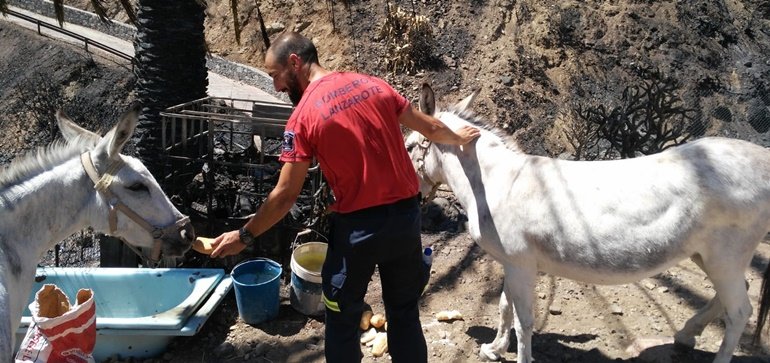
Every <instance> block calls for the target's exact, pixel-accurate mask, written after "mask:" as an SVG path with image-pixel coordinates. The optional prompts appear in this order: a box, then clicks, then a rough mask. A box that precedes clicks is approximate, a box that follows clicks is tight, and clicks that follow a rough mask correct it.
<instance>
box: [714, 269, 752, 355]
mask: <svg viewBox="0 0 770 363" xmlns="http://www.w3.org/2000/svg"><path fill="white" fill-rule="evenodd" d="M736 266H741V267H743V266H745V265H744V264H736ZM709 277H710V278H711V281H712V282H713V283H714V289H715V290H716V291H717V294H718V295H719V299H720V301H721V303H722V306H724V311H725V318H724V322H725V336H724V339H722V345H720V346H719V351H717V355H716V358H714V363H729V362H730V360H731V359H732V356H733V351H734V350H735V347H736V346H738V342H739V340H740V338H741V335H742V334H743V330H744V329H745V328H746V323H748V321H749V317H751V311H752V308H751V301H750V300H749V294H748V291H747V290H746V288H745V285H744V284H742V283H741V281H743V277H744V276H743V269H737V268H736V269H733V270H732V271H729V272H727V271H723V272H722V273H720V274H711V275H709Z"/></svg>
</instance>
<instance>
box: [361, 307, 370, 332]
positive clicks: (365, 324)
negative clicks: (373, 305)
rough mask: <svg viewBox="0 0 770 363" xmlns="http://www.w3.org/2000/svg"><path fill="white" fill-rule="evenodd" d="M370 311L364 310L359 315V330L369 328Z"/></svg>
mask: <svg viewBox="0 0 770 363" xmlns="http://www.w3.org/2000/svg"><path fill="white" fill-rule="evenodd" d="M372 315H374V314H372V311H371V310H364V313H363V314H361V322H360V323H359V327H360V328H361V330H369V326H370V325H371V322H370V319H371V318H372Z"/></svg>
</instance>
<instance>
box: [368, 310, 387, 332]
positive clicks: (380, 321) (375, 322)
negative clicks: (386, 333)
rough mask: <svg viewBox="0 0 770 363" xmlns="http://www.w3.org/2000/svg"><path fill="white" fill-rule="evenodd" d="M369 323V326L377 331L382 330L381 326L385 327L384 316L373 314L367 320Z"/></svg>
mask: <svg viewBox="0 0 770 363" xmlns="http://www.w3.org/2000/svg"><path fill="white" fill-rule="evenodd" d="M369 323H370V324H371V326H373V327H375V328H377V329H379V328H382V326H383V325H385V315H382V314H380V313H377V314H374V315H372V317H371V318H370V319H369Z"/></svg>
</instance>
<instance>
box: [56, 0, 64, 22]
mask: <svg viewBox="0 0 770 363" xmlns="http://www.w3.org/2000/svg"><path fill="white" fill-rule="evenodd" d="M53 11H54V13H56V21H58V22H59V26H60V27H61V26H64V0H53Z"/></svg>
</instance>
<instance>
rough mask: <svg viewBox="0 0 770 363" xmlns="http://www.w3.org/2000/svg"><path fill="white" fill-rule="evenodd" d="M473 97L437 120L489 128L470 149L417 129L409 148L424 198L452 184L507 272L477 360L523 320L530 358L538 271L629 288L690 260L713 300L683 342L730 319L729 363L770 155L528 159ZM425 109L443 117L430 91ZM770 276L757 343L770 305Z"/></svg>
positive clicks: (501, 347)
mask: <svg viewBox="0 0 770 363" xmlns="http://www.w3.org/2000/svg"><path fill="white" fill-rule="evenodd" d="M472 100H473V96H471V97H469V98H466V99H465V100H463V101H462V102H460V103H459V104H458V105H456V106H455V107H454V108H453V109H451V110H450V111H448V112H442V113H439V114H438V115H437V116H438V117H439V119H441V121H443V122H444V123H446V124H447V125H448V126H449V127H451V128H453V129H457V128H459V127H460V126H462V125H466V124H469V123H470V124H474V125H477V126H480V127H483V128H485V129H484V130H482V133H481V136H480V137H479V139H477V140H476V141H475V143H472V144H469V145H466V146H464V147H458V146H447V145H440V144H433V143H430V142H429V141H428V140H426V139H425V138H424V137H422V136H421V135H420V134H418V133H416V132H415V133H412V134H411V135H409V136H408V138H407V149H408V150H409V151H410V155H411V158H412V161H413V162H414V164H415V168H416V169H417V170H418V174H419V176H420V178H421V191H422V192H423V195H429V194H430V193H429V191H430V190H431V188H435V186H436V185H438V184H441V183H446V184H448V185H449V187H450V188H451V189H452V191H453V192H454V194H455V195H456V196H457V199H458V201H459V202H460V204H462V206H463V207H464V208H465V210H466V211H467V213H468V219H469V223H468V225H469V233H470V235H471V237H472V238H473V239H474V240H475V241H476V242H477V243H478V244H479V246H481V247H482V248H483V249H484V250H485V251H486V252H487V253H488V254H489V255H491V256H492V257H493V258H495V259H496V260H497V261H498V262H500V263H501V264H502V265H503V269H504V272H505V281H504V283H503V293H502V295H501V296H500V324H499V326H498V330H497V336H496V338H495V340H494V341H493V342H492V343H491V344H483V345H482V346H481V351H480V356H481V358H482V359H486V360H497V359H500V357H501V355H502V354H503V353H505V351H506V349H507V348H508V344H509V340H510V330H511V323H512V321H513V320H514V313H515V314H516V318H517V319H515V330H516V337H517V340H518V360H517V361H518V362H519V363H530V362H532V345H531V340H532V329H533V325H534V309H533V301H534V297H533V296H534V288H535V284H536V279H537V272H538V271H543V272H546V273H549V274H552V275H557V276H563V277H566V278H570V279H575V280H579V281H584V282H588V283H594V284H625V283H631V282H634V281H638V280H640V279H642V278H645V277H648V276H652V275H655V274H657V273H660V272H662V271H664V270H665V269H667V268H669V267H672V266H674V265H676V264H677V263H678V262H679V261H681V260H682V259H685V258H688V257H690V258H692V259H693V260H694V261H695V262H696V264H698V266H700V268H702V269H703V271H705V272H706V274H707V275H708V277H709V278H710V279H711V281H712V282H713V286H714V289H715V290H716V294H715V296H714V298H713V299H712V300H711V301H709V302H708V304H706V306H705V307H704V308H703V309H701V310H700V311H699V312H698V313H697V314H695V316H693V317H692V318H690V320H688V321H687V323H686V324H685V326H684V328H683V329H682V330H680V331H679V332H677V333H676V335H675V337H674V338H675V341H676V342H677V343H678V344H683V345H685V346H689V347H693V346H694V345H695V336H696V335H700V333H701V332H702V331H703V329H704V328H705V326H706V325H707V324H709V323H710V322H711V321H712V320H714V319H715V318H717V317H719V316H722V315H724V318H725V319H724V322H725V336H724V339H723V340H722V345H721V346H720V347H719V351H718V352H717V354H716V358H715V359H714V362H717V363H725V362H729V361H730V359H731V358H732V354H733V351H734V350H735V347H736V346H737V344H738V341H739V338H740V337H741V334H742V333H743V330H744V328H745V327H746V323H747V322H748V320H749V316H750V315H751V312H752V307H751V303H750V301H749V297H748V294H747V291H746V284H745V280H744V272H745V270H746V268H747V266H748V264H749V262H750V261H751V258H752V256H753V254H754V251H755V249H756V247H757V245H758V244H759V242H760V241H761V240H762V239H763V238H764V237H765V235H766V234H767V232H768V229H769V228H770V151H768V150H767V149H765V148H763V147H760V146H757V145H754V144H751V143H749V142H745V141H739V140H730V139H724V138H704V139H700V140H697V141H694V142H690V143H687V144H685V145H683V146H679V147H676V148H671V149H668V150H666V151H664V152H661V153H659V154H656V155H650V156H645V157H640V158H635V159H626V160H614V161H588V162H587V161H565V160H557V159H551V158H546V157H540V156H532V155H527V154H525V153H523V152H521V151H520V149H519V148H518V147H517V146H516V144H515V142H513V141H512V140H506V136H503V134H502V133H500V132H495V131H494V130H490V128H489V126H485V125H482V124H480V123H478V122H475V121H473V120H470V119H469V117H470V114H469V112H468V111H467V108H468V107H469V105H470V103H471V102H472ZM420 103H421V108H422V109H423V110H424V111H426V112H427V113H431V114H432V113H434V111H435V104H434V102H433V91H432V90H430V87H427V86H423V97H422V98H421V101H420ZM767 276H768V273H767V272H766V273H765V277H766V278H765V281H764V282H763V288H762V290H763V293H762V295H763V297H762V303H761V307H760V314H759V323H758V326H757V330H756V332H755V334H756V335H755V337H759V333H760V332H761V329H762V326H763V324H764V321H765V318H766V315H767V312H768V307H767V301H768V299H767V295H768V292H770V289H769V288H768V279H767Z"/></svg>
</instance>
